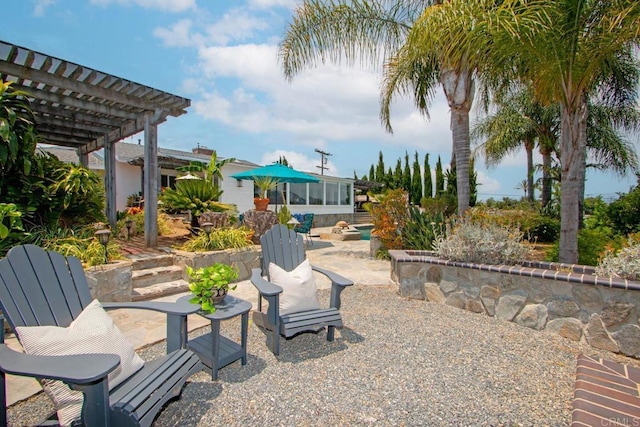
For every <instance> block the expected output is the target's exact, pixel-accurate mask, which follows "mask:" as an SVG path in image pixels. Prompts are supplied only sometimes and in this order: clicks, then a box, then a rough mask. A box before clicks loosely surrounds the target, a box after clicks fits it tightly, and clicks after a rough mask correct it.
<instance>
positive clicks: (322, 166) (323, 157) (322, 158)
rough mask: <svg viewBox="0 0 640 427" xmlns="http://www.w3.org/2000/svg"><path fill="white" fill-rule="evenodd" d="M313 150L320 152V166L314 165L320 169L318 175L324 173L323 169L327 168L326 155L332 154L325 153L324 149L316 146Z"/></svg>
mask: <svg viewBox="0 0 640 427" xmlns="http://www.w3.org/2000/svg"><path fill="white" fill-rule="evenodd" d="M315 152H316V153H320V166H316V167H317V168H318V169H320V175H324V171H325V169H326V170H329V168H328V167H326V166H325V165H326V164H327V157H328V156H333V154H331V153H327V152H326V151H322V150H320V149H318V148H316V149H315Z"/></svg>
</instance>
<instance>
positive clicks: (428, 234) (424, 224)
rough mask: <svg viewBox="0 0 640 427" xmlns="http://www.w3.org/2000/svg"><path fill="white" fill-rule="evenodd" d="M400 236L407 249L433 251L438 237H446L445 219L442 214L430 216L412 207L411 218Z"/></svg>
mask: <svg viewBox="0 0 640 427" xmlns="http://www.w3.org/2000/svg"><path fill="white" fill-rule="evenodd" d="M400 234H401V236H402V242H403V247H404V248H405V249H414V250H429V251H430V250H433V241H434V240H435V239H436V236H445V235H446V227H445V217H444V215H443V214H442V213H441V212H438V213H435V214H430V213H427V212H422V211H421V210H420V209H419V208H418V207H416V206H410V207H409V218H408V219H407V221H406V222H405V224H404V227H403V228H402V230H400Z"/></svg>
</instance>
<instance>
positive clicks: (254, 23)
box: [206, 9, 269, 45]
mask: <svg viewBox="0 0 640 427" xmlns="http://www.w3.org/2000/svg"><path fill="white" fill-rule="evenodd" d="M268 27H269V25H268V23H267V22H266V21H264V20H263V19H259V18H255V17H252V16H250V15H249V14H247V12H246V11H243V10H241V9H232V10H230V11H229V12H227V13H225V14H224V15H223V16H222V18H221V19H220V20H218V21H217V22H215V23H214V24H211V25H209V26H208V27H207V29H206V33H207V36H208V39H209V40H210V41H211V42H213V43H215V44H220V45H226V44H227V43H229V42H230V41H239V40H246V39H248V38H250V37H252V36H253V35H254V31H255V30H264V29H266V28H268Z"/></svg>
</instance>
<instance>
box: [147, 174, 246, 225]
mask: <svg viewBox="0 0 640 427" xmlns="http://www.w3.org/2000/svg"><path fill="white" fill-rule="evenodd" d="M220 194H222V191H220V189H219V188H218V186H217V185H213V184H212V183H211V182H210V181H206V180H204V179H183V180H179V181H177V182H176V188H175V189H173V188H166V189H165V190H164V191H163V192H162V194H161V195H160V201H161V202H162V210H164V211H166V212H180V211H186V210H189V211H191V217H192V226H195V227H198V217H199V216H200V215H202V213H203V212H206V211H212V212H229V213H235V212H236V207H235V206H234V205H230V204H227V203H222V202H219V201H218V198H219V197H220Z"/></svg>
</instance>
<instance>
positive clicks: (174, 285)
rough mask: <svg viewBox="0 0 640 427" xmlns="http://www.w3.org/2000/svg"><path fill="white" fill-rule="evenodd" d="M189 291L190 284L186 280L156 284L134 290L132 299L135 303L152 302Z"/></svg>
mask: <svg viewBox="0 0 640 427" xmlns="http://www.w3.org/2000/svg"><path fill="white" fill-rule="evenodd" d="M188 291H189V283H188V282H187V281H186V280H182V279H180V280H173V281H170V282H163V283H156V284H154V285H151V286H145V287H142V288H134V289H133V291H132V292H131V299H132V300H133V301H143V300H151V299H156V298H160V297H165V296H168V295H173V294H179V293H182V292H188Z"/></svg>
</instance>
